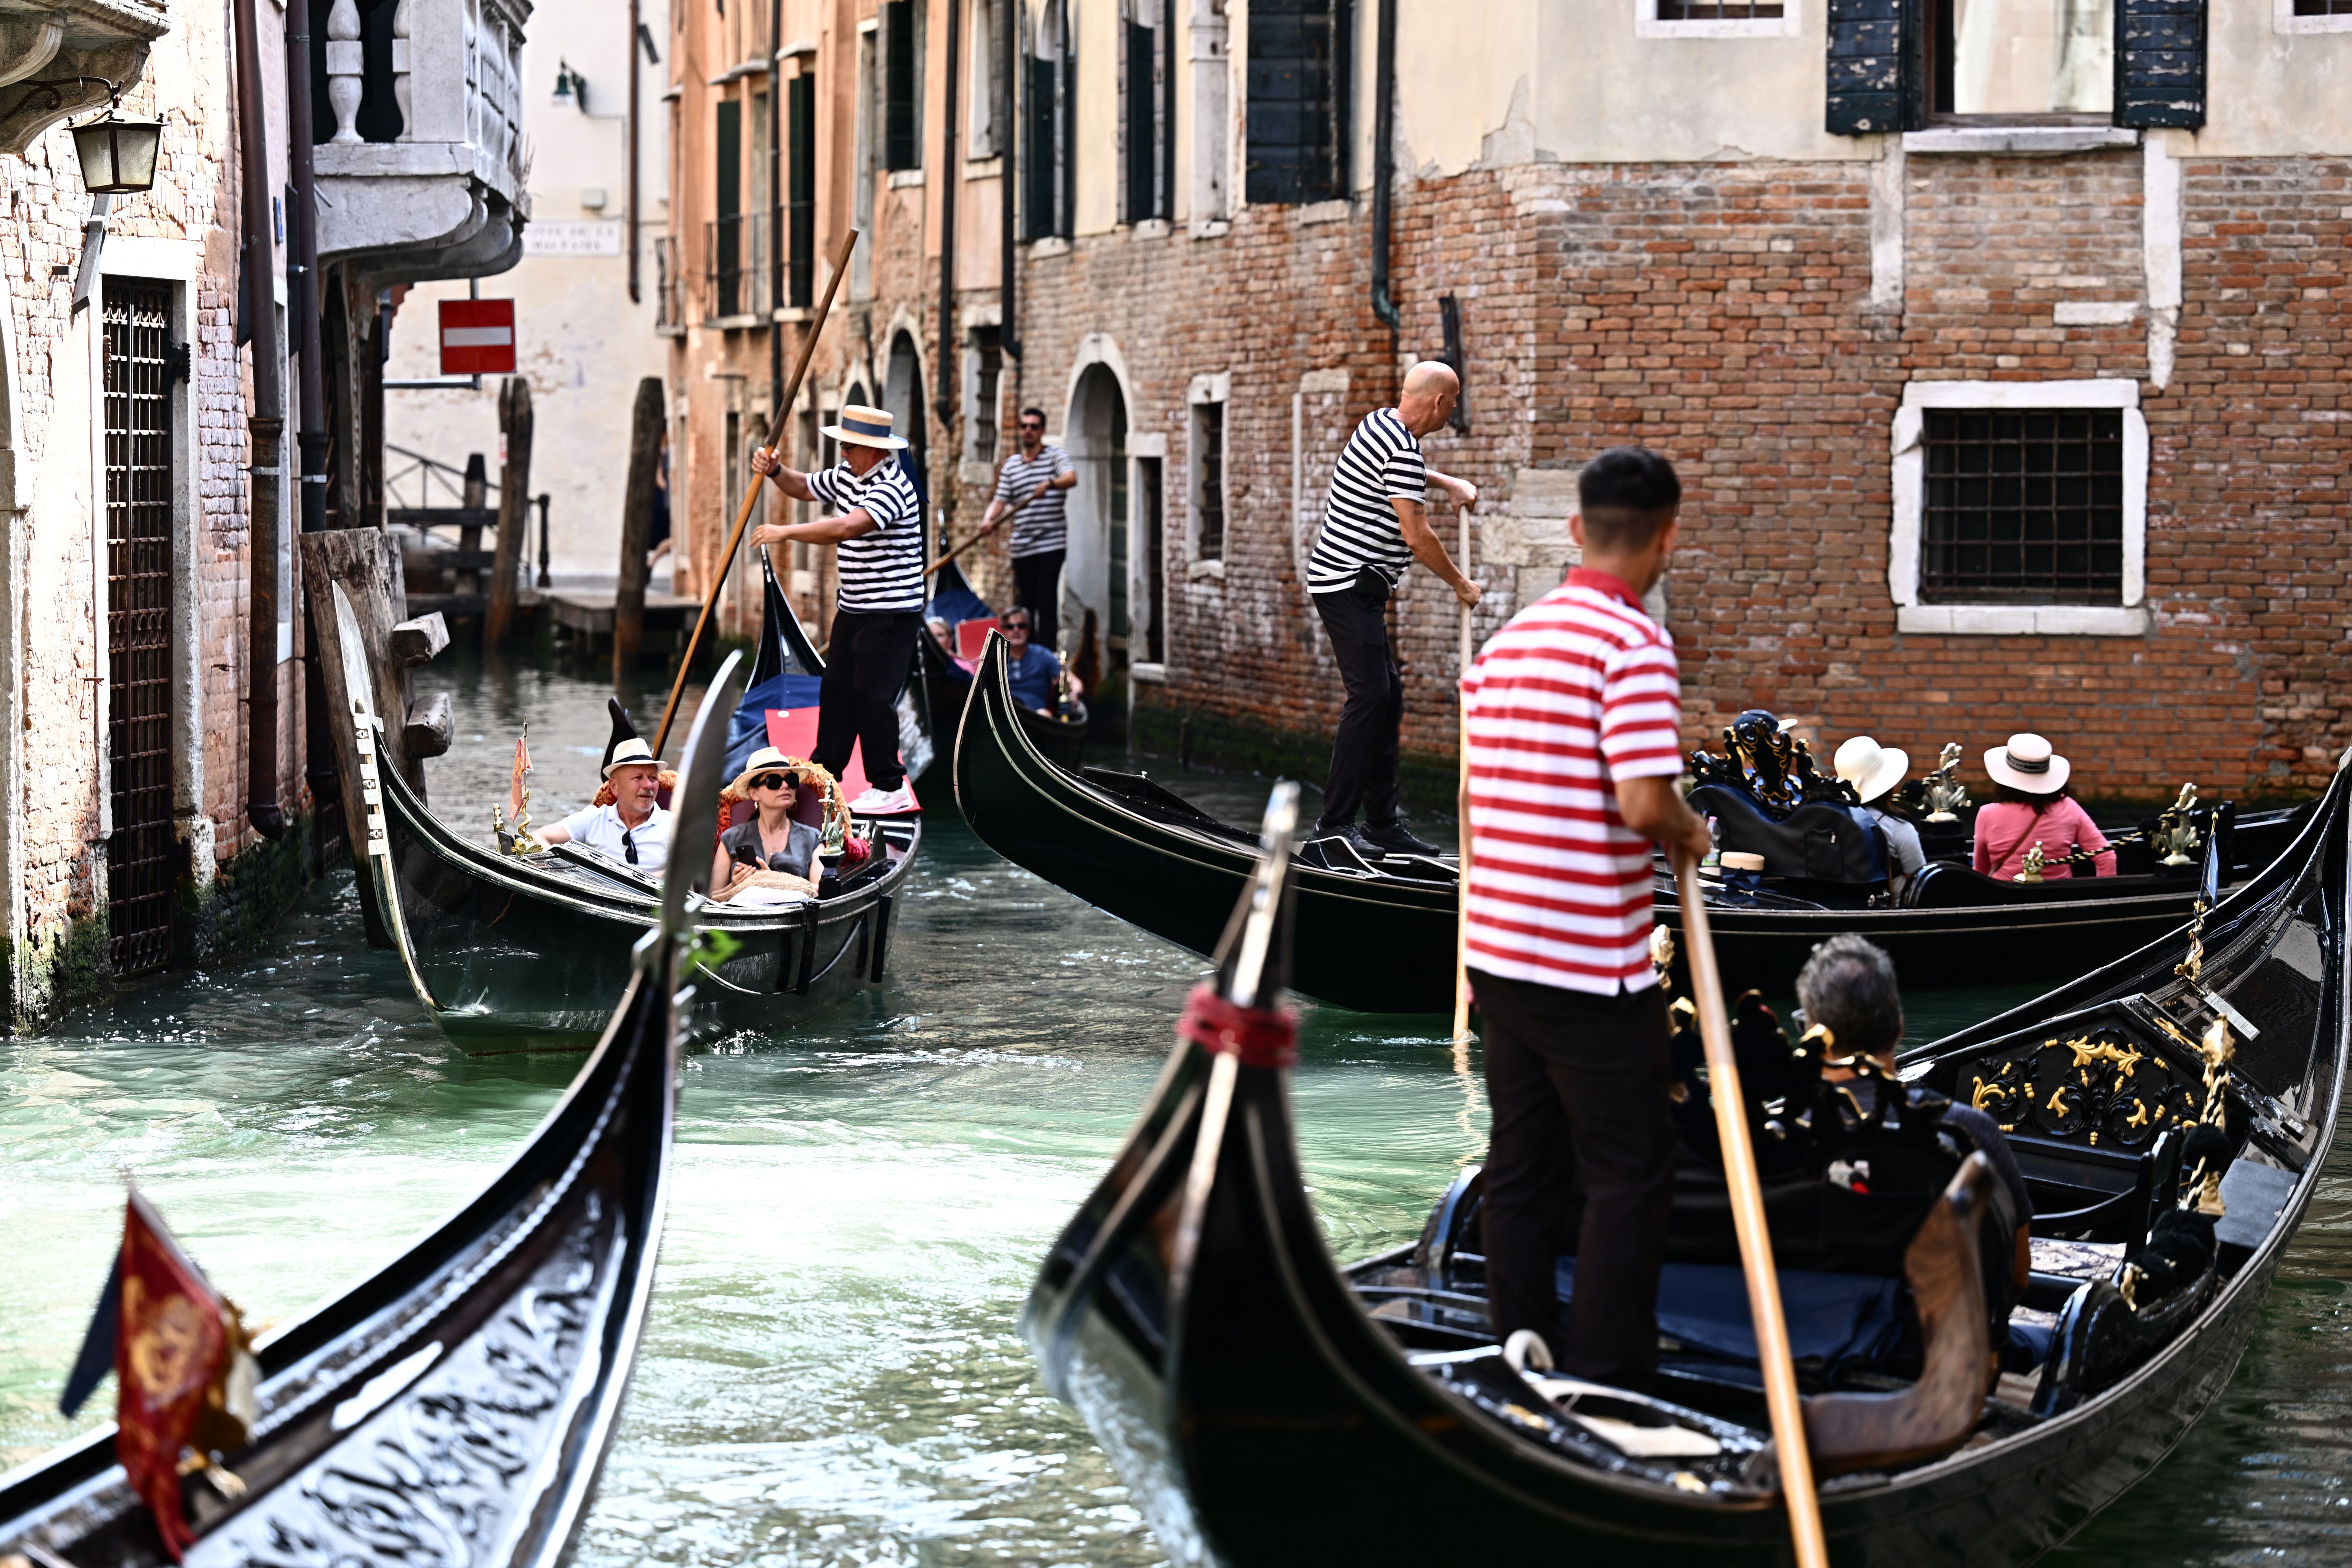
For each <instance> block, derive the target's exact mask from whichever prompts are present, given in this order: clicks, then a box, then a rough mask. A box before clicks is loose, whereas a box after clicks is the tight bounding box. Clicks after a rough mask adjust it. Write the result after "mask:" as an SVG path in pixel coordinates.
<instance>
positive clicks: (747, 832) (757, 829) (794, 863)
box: [710, 746, 821, 903]
mask: <svg viewBox="0 0 2352 1568" xmlns="http://www.w3.org/2000/svg"><path fill="white" fill-rule="evenodd" d="M802 766H803V765H802V764H800V763H794V762H793V760H792V759H791V758H790V757H787V756H785V755H784V753H783V752H780V751H778V750H777V749H776V748H775V747H773V746H762V747H761V748H760V749H759V750H758V751H756V752H752V753H751V760H750V761H749V762H747V763H744V764H743V771H742V773H740V774H738V775H737V777H736V780H735V789H736V793H737V794H739V795H742V796H744V797H745V798H746V799H748V800H750V801H751V804H752V805H753V806H754V807H756V808H757V813H756V815H754V816H752V817H751V820H750V821H748V822H739V823H737V824H736V825H735V826H732V827H730V828H729V829H728V830H727V831H726V832H724V833H722V834H720V835H719V852H718V854H717V855H716V856H715V857H714V858H712V860H711V862H710V887H711V894H710V897H711V900H712V901H713V902H715V903H724V902H730V901H737V900H740V901H743V902H766V901H772V900H774V899H776V898H778V897H779V896H789V895H792V894H796V893H797V894H805V895H814V893H815V891H816V872H815V869H814V867H815V864H816V849H817V843H818V840H819V838H820V837H821V835H820V834H819V832H818V830H817V828H816V827H814V826H812V825H811V824H809V823H805V822H796V821H794V820H793V806H794V805H797V804H798V803H799V800H800V786H801V784H802V783H803V778H804V775H803V772H802ZM811 787H813V788H814V787H817V786H815V785H812V786H811Z"/></svg>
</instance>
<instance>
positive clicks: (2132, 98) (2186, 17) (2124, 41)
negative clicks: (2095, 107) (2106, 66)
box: [2116, 0, 2352, 131]
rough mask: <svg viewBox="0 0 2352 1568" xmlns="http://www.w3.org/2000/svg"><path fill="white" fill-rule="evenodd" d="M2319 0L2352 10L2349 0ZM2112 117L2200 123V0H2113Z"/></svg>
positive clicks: (2151, 123) (2149, 123) (2187, 125)
mask: <svg viewBox="0 0 2352 1568" xmlns="http://www.w3.org/2000/svg"><path fill="white" fill-rule="evenodd" d="M2321 3H2323V4H2333V5H2338V6H2340V7H2341V9H2342V10H2343V11H2345V12H2352V0H2321ZM2298 10H2299V6H2298ZM2204 123H2205V0H2116V124H2118V125H2137V126H2144V127H2155V126H2162V125H2170V126H2178V127H2180V128H2182V129H2184V130H2190V131H2193V130H2195V129H2196V128H2197V127H2199V126H2200V125H2202V124H2204Z"/></svg>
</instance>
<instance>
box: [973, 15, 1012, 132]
mask: <svg viewBox="0 0 2352 1568" xmlns="http://www.w3.org/2000/svg"><path fill="white" fill-rule="evenodd" d="M1004 5H1005V0H971V45H970V48H971V124H970V126H969V128H968V129H967V131H966V132H965V133H966V135H967V136H968V137H969V139H970V143H971V151H970V152H969V153H967V154H966V156H968V157H971V158H993V157H995V156H997V155H998V154H999V153H1003V151H1004V149H1003V147H1002V146H1000V145H999V144H998V140H997V139H998V135H999V130H998V128H999V127H1000V126H1002V125H1003V123H1004V120H1005V103H1004V70H1003V64H1004V51H1003V37H1004Z"/></svg>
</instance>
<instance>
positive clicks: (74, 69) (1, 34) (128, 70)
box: [0, 0, 172, 154]
mask: <svg viewBox="0 0 2352 1568" xmlns="http://www.w3.org/2000/svg"><path fill="white" fill-rule="evenodd" d="M171 25H172V22H171V16H170V8H169V7H168V6H167V5H164V3H163V0H63V3H59V0H49V3H47V4H44V3H43V0H33V3H32V4H30V5H11V6H10V7H9V8H8V9H6V10H5V11H0V153H20V154H21V153H23V152H24V151H25V149H26V147H29V146H31V145H32V142H33V138H34V137H36V136H38V135H39V134H40V133H41V132H44V131H46V130H47V129H48V128H49V127H50V126H52V125H55V124H56V123H57V122H58V121H60V120H63V119H65V118H66V117H67V116H68V115H69V114H79V113H81V112H83V111H84V110H91V109H100V108H103V107H104V106H105V104H106V89H105V88H104V87H103V86H101V85H100V84H99V83H98V82H95V81H89V82H80V83H68V84H66V85H64V86H59V87H26V86H22V85H20V84H22V83H24V82H26V81H59V80H62V79H65V78H68V77H82V76H86V77H104V78H106V79H108V80H109V81H113V82H116V83H119V84H120V85H121V87H122V89H123V90H124V91H125V93H129V91H130V89H131V84H132V83H134V82H136V81H137V80H138V79H139V77H140V73H141V72H142V71H144V70H145V69H146V68H147V48H148V46H149V45H150V44H152V43H153V42H154V41H155V40H156V39H157V38H160V37H163V33H164V31H165V30H166V29H167V28H169V27H170V26H171ZM137 101H139V100H136V99H133V100H132V102H134V103H136V102H137Z"/></svg>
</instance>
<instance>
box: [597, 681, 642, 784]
mask: <svg viewBox="0 0 2352 1568" xmlns="http://www.w3.org/2000/svg"><path fill="white" fill-rule="evenodd" d="M604 706H605V707H606V708H607V709H609V710H611V711H612V714H613V735H612V739H610V740H608V741H606V742H604V761H603V762H602V763H599V764H598V765H597V771H596V776H597V777H599V778H611V777H612V776H613V763H614V753H615V752H623V751H624V748H625V749H626V750H625V754H623V755H622V756H621V757H620V759H619V760H620V761H622V762H624V763H644V762H650V761H652V760H653V753H652V752H651V751H649V750H648V749H647V748H646V743H645V742H644V741H643V740H641V739H639V738H638V735H637V727H636V726H635V724H632V723H630V722H629V710H627V709H625V708H624V707H622V706H621V700H620V699H619V698H617V697H607V698H606V699H604Z"/></svg>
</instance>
